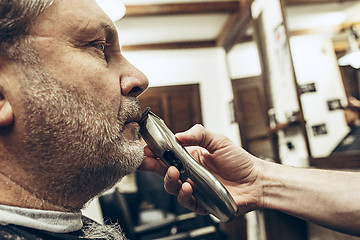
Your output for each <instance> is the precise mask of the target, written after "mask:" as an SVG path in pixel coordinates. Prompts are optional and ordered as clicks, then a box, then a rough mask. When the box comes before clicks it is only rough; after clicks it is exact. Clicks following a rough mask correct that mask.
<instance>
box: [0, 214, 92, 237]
mask: <svg viewBox="0 0 360 240" xmlns="http://www.w3.org/2000/svg"><path fill="white" fill-rule="evenodd" d="M82 220H83V222H84V225H85V226H86V225H88V224H93V223H94V222H93V221H92V220H91V219H88V218H85V217H83V219H82ZM2 239H6V240H18V239H26V240H75V239H84V238H83V231H82V230H79V231H76V232H71V233H52V232H48V231H43V230H38V229H33V228H27V227H22V226H17V225H12V224H7V225H2V224H0V240H2Z"/></svg>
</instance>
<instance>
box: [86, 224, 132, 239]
mask: <svg viewBox="0 0 360 240" xmlns="http://www.w3.org/2000/svg"><path fill="white" fill-rule="evenodd" d="M82 231H83V232H84V236H83V237H82V238H85V239H103V240H126V237H125V235H124V234H123V233H122V231H121V227H120V225H119V224H112V225H100V224H97V223H93V224H92V225H90V226H88V227H86V228H85V229H83V230H82Z"/></svg>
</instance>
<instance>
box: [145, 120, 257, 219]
mask: <svg viewBox="0 0 360 240" xmlns="http://www.w3.org/2000/svg"><path fill="white" fill-rule="evenodd" d="M176 138H177V139H178V140H179V141H180V142H181V143H182V144H183V145H185V146H192V147H187V150H188V151H189V152H190V154H191V155H192V156H193V157H194V158H195V159H196V160H198V161H199V162H200V163H201V164H202V165H203V166H205V168H207V169H208V170H209V171H210V172H211V173H212V174H213V175H214V176H215V177H216V178H217V179H218V180H219V181H220V182H221V183H222V184H223V185H224V186H225V187H226V188H227V190H228V191H229V192H230V194H231V195H232V196H233V198H234V200H235V202H236V204H237V205H238V207H239V213H240V214H243V213H246V212H248V211H251V210H253V209H255V208H257V207H261V205H262V203H261V201H262V191H261V187H260V185H259V184H257V181H256V180H257V178H258V173H259V171H260V169H261V165H262V164H261V160H259V159H257V158H256V157H254V156H252V155H250V154H249V153H247V152H246V151H245V150H243V149H242V148H240V147H237V146H235V145H234V144H233V143H232V142H231V141H230V140H229V139H228V138H226V137H224V136H223V135H220V134H214V133H211V132H210V131H208V130H206V129H205V128H204V127H202V126H201V125H195V126H194V127H192V128H191V129H190V130H188V131H186V132H184V133H178V134H176ZM145 155H146V157H145V159H144V162H143V165H144V166H142V168H143V169H144V167H145V169H147V170H153V171H156V172H158V173H160V174H162V173H164V172H165V171H166V166H165V165H164V164H163V163H162V162H161V161H158V162H157V163H155V161H153V159H152V157H154V155H153V154H152V153H151V151H149V149H147V148H145ZM179 176H180V174H179V171H178V170H177V169H176V168H175V167H170V168H169V169H168V170H167V172H166V175H165V189H166V191H167V192H168V193H170V194H173V195H177V196H178V201H179V203H180V204H181V205H183V206H184V207H186V208H188V209H190V210H192V211H195V212H197V213H199V214H207V212H206V211H205V209H204V208H202V207H201V206H200V205H199V204H197V202H196V200H195V198H194V197H193V196H192V193H193V189H192V187H191V185H190V184H189V183H187V182H185V183H181V181H180V180H179Z"/></svg>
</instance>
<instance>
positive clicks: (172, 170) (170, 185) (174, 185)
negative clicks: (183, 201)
mask: <svg viewBox="0 0 360 240" xmlns="http://www.w3.org/2000/svg"><path fill="white" fill-rule="evenodd" d="M179 178H180V173H179V171H178V170H177V168H176V167H174V166H170V167H169V169H168V170H167V173H166V175H165V179H164V188H165V190H166V191H167V192H168V193H169V194H172V195H177V194H178V193H179V190H180V188H181V184H182V183H181V181H180V180H179Z"/></svg>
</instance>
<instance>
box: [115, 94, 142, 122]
mask: <svg viewBox="0 0 360 240" xmlns="http://www.w3.org/2000/svg"><path fill="white" fill-rule="evenodd" d="M140 117H141V107H140V102H139V100H138V99H137V98H135V97H126V98H124V100H123V101H122V103H121V105H120V109H119V111H118V120H119V122H120V125H121V126H122V127H123V126H124V125H125V124H126V123H128V122H137V121H138V120H139V119H140Z"/></svg>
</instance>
